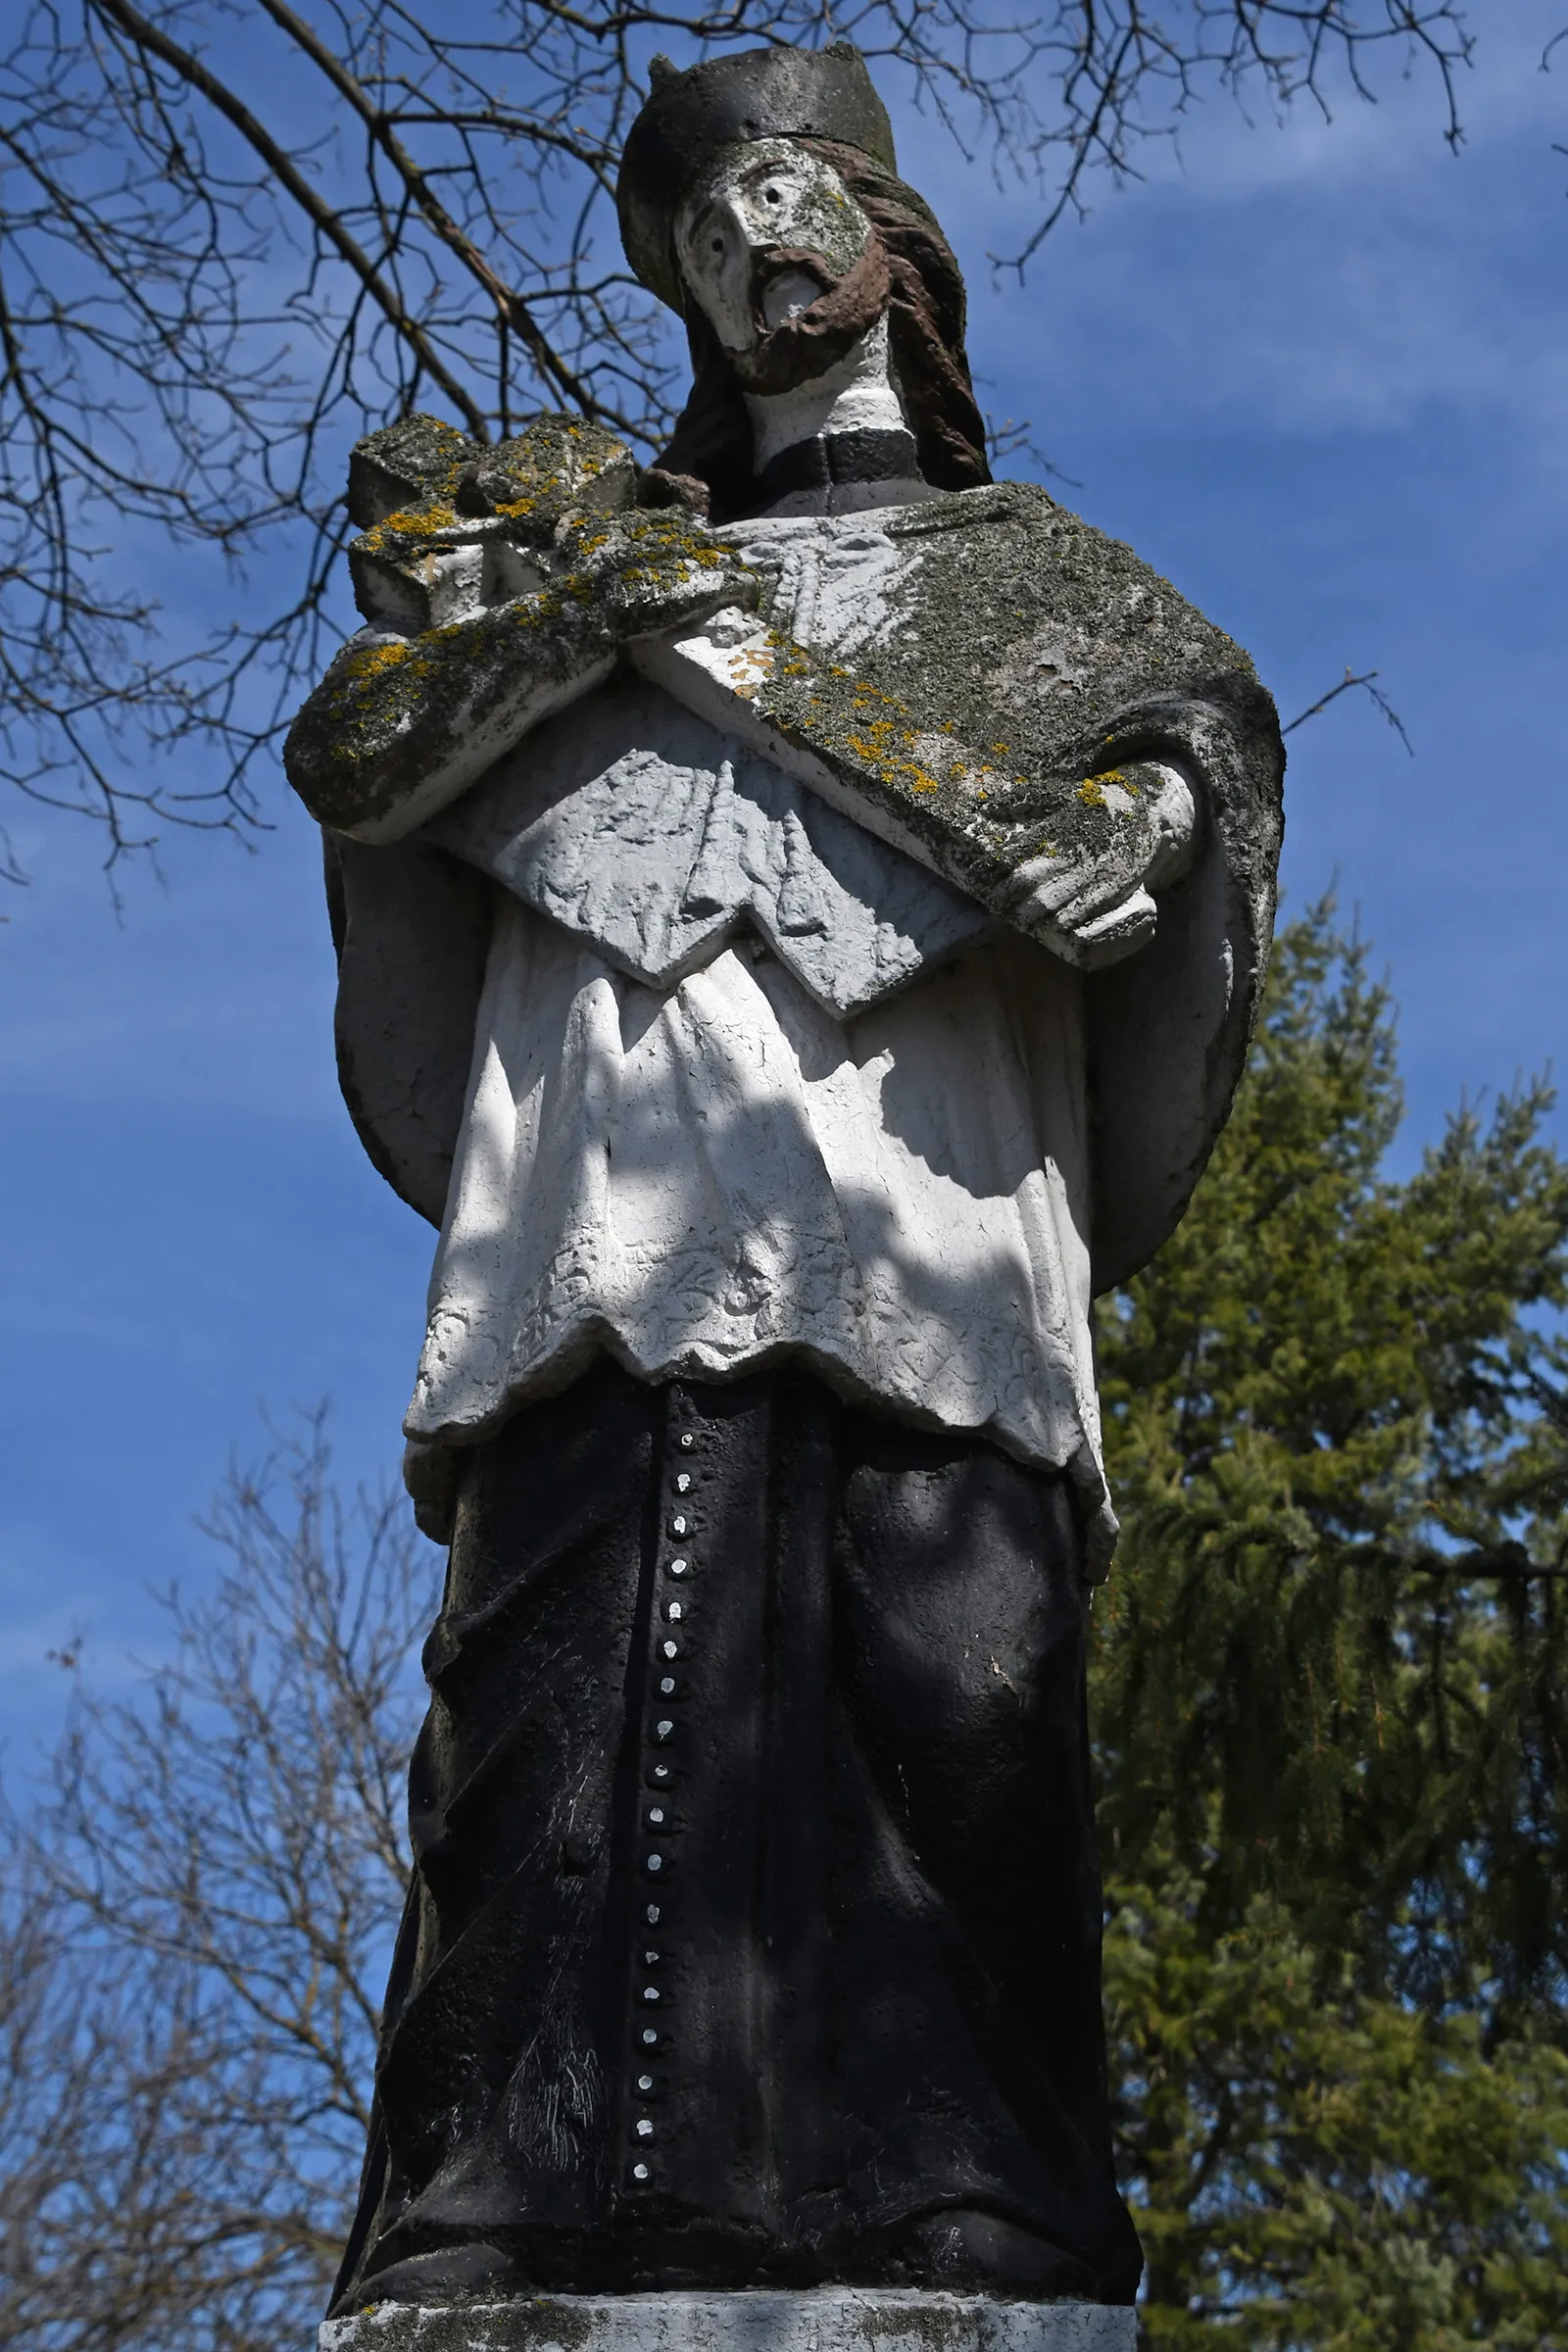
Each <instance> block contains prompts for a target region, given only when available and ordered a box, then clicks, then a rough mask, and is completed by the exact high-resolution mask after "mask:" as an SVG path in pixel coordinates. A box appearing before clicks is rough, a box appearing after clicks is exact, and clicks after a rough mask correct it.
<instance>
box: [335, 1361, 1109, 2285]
mask: <svg viewBox="0 0 1568 2352" xmlns="http://www.w3.org/2000/svg"><path fill="white" fill-rule="evenodd" d="M425 1662H426V1669H427V1672H428V1676H429V1681H430V1686H431V1690H432V1692H433V1698H432V1703H431V1708H430V1713H429V1716H428V1718H427V1720H426V1723H425V1727H424V1730H423V1732H422V1734H421V1737H420V1740H419V1744H418V1749H417V1755H416V1759H415V1765H414V1773H413V1784H412V1798H411V1808H412V1823H413V1834H414V1844H415V1853H416V1871H415V1877H414V1882H413V1886H412V1887H411V1891H410V1896H409V1904H408V1909H407V1913H406V1915H405V1919H404V1923H403V1929H402V1934H401V1936H400V1940H399V1946H398V1952H397V1957H396V1960H395V1962H394V1966H393V1972H392V1983H391V1985H390V1988H389V1992H388V2000H387V2011H386V2022H385V2027H384V2031H383V2040H382V2052H381V2059H380V2066H379V2072H378V2089H377V2100H376V2120H375V2125H374V2129H373V2131H372V2135H371V2144H370V2149H369V2153H368V2160H367V2167H366V2176H365V2182H364V2188H363V2193H362V2199H361V2207H360V2213H359V2216H358V2219H357V2221H356V2224H355V2229H354V2231H353V2235H352V2237H351V2240H350V2245H349V2251H348V2254H347V2257H346V2259H345V2264H344V2270H343V2277H342V2280H341V2281H340V2286H339V2294H338V2302H337V2306H336V2308H337V2309H338V2310H339V2311H350V2310H354V2309H357V2308H360V2307H361V2306H363V2305H365V2304H367V2303H370V2302H379V2301H398V2300H402V2301H416V2302H417V2301H423V2302H439V2301H443V2300H447V2299H450V2298H451V2297H453V2296H454V2295H459V2294H463V2293H473V2292H477V2291H480V2290H483V2289H494V2290H497V2291H498V2292H500V2293H501V2294H503V2295H507V2294H513V2295H515V2294H517V2293H522V2292H526V2291H528V2290H530V2289H533V2290H554V2291H562V2292H566V2291H576V2292H618V2291H626V2290H630V2289H634V2288H648V2287H655V2286H657V2287H688V2288H711V2289H716V2290H722V2289H727V2288H740V2287H754V2286H809V2285H815V2284H818V2283H821V2282H824V2281H830V2280H832V2281H844V2282H848V2283H853V2284H861V2285H892V2286H899V2285H905V2286H908V2285H918V2286H924V2287H933V2286H953V2287H956V2288H968V2289H971V2290H976V2289H978V2290H987V2289H989V2290H991V2291H996V2292H1001V2293H1004V2294H1010V2295H1023V2296H1027V2297H1035V2296H1039V2297H1077V2298H1082V2299H1085V2300H1090V2301H1101V2302H1109V2303H1130V2302H1131V2301H1132V2299H1133V2294H1134V2291H1135V2288H1136V2285H1137V2281H1138V2275H1139V2267H1140V2257H1139V2249H1138V2241H1137V2238H1136V2235H1135V2233H1134V2230H1133V2228H1132V2224H1131V2222H1130V2220H1129V2219H1128V2216H1127V2213H1126V2210H1125V2208H1124V2207H1123V2205H1122V2203H1121V2201H1120V2199H1119V2197H1118V2195H1117V2193H1116V2188H1115V2182H1114V2179H1113V2176H1112V2170H1111V2161H1110V2147H1109V2131H1108V2123H1107V2110H1106V2090H1105V2078H1104V2057H1103V2029H1102V2024H1101V2011H1100V1936H1101V1896H1100V1882H1099V1875H1098V1869H1097V1864H1096V1856H1095V1844H1094V1827H1093V1816H1092V1808H1091V1801H1090V1780H1089V1758H1088V1747H1087V1740H1086V1735H1085V1715H1084V1634H1083V1595H1082V1584H1081V1576H1080V1541H1079V1535H1078V1530H1077V1526H1076V1523H1075V1519H1074V1514H1073V1505H1072V1501H1071V1497H1070V1494H1069V1490H1068V1487H1067V1484H1066V1482H1065V1481H1064V1480H1062V1479H1060V1478H1056V1477H1054V1476H1052V1475H1050V1474H1049V1473H1044V1472H1041V1471H1038V1470H1032V1469H1029V1468H1026V1467H1025V1466H1023V1465H1022V1464H1020V1463H1019V1462H1017V1461H1015V1460H1013V1459H1011V1458H1010V1457H1009V1456H1007V1455H1006V1454H1005V1453H1003V1452H1002V1451H1000V1450H999V1449H998V1448H997V1447H995V1446H991V1445H989V1444H987V1443H985V1442H983V1441H980V1440H976V1439H972V1438H963V1437H956V1436H947V1435H941V1434H932V1433H930V1432H927V1431H920V1430H915V1429H911V1428H909V1427H907V1426H904V1425H902V1424H900V1423H898V1422H897V1421H893V1420H887V1419H881V1418H876V1417H873V1416H871V1415H869V1414H866V1413H864V1412H860V1411H858V1410H856V1409H853V1408H852V1407H850V1406H848V1405H846V1404H845V1403H843V1402H842V1401H841V1400H839V1399H838V1398H837V1397H834V1396H833V1395H832V1393H831V1392H830V1391H829V1390H828V1389H826V1388H825V1387H824V1386H823V1385H822V1384H821V1383H820V1382H819V1381H817V1380H816V1379H814V1378H813V1377H812V1376H811V1375H809V1373H807V1372H806V1371H804V1370H801V1369H799V1368H791V1367H785V1368H782V1369H777V1370H772V1371H767V1372H764V1373H760V1374H758V1375H754V1376H752V1377H750V1378H746V1379H742V1380H738V1381H735V1382H731V1383H726V1384H724V1385H722V1386H716V1385H710V1384H704V1383H699V1382H688V1383H680V1384H677V1385H673V1386H667V1387H666V1386H655V1385H649V1384H645V1383H642V1382H639V1381H637V1380H634V1379H633V1378H631V1377H630V1376H629V1375H628V1374H626V1373H624V1372H623V1371H621V1370H620V1369H619V1368H618V1367H616V1366H614V1365H613V1364H612V1363H610V1362H609V1361H608V1360H606V1361H601V1363H600V1364H599V1365H598V1366H597V1367H596V1368H595V1369H594V1370H592V1371H591V1372H590V1373H589V1374H588V1375H587V1376H586V1377H585V1378H583V1379H582V1380H580V1381H579V1382H578V1384H577V1385H576V1386H575V1387H573V1388H571V1389H569V1390H568V1391H566V1392H565V1393H564V1395H562V1396H560V1397H555V1398H553V1399H550V1400H548V1401H545V1402H542V1403H535V1404H532V1405H530V1406H528V1407H527V1408H526V1409H524V1410H523V1411H521V1412H519V1413H518V1414H517V1416H516V1417H515V1419H514V1420H513V1421H512V1422H511V1423H510V1424H508V1426H507V1427H506V1428H505V1429H504V1430H503V1431H502V1432H501V1434H500V1435H499V1436H498V1437H496V1438H495V1439H493V1440H491V1441H490V1442H489V1443H488V1444H486V1445H484V1446H479V1447H476V1448H474V1449H473V1451H472V1453H471V1455H470V1456H469V1458H468V1463H467V1468H466V1475H465V1482H464V1485H463V1488H462V1492H461V1499H460V1502H459V1506H458V1517H457V1525H456V1531H455V1537H454V1542H453V1544H452V1553H451V1562H450V1567H449V1571H448V1579H447V1589H446V1598H445V1602H444V1606H443V1609H442V1613H441V1616H440V1619H439V1621H438V1623H437V1625H436V1628H435V1630H434V1632H433V1634H432V1635H431V1638H430V1641H429V1643H428V1645H427V1649H426V1657H425Z"/></svg>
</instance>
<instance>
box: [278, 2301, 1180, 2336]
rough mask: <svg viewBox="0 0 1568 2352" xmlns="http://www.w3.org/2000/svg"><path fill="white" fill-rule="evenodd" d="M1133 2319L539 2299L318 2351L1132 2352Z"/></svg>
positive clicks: (817, 2304) (1062, 2312) (400, 2315)
mask: <svg viewBox="0 0 1568 2352" xmlns="http://www.w3.org/2000/svg"><path fill="white" fill-rule="evenodd" d="M1136 2340H1137V2323H1136V2318H1135V2315H1134V2313H1133V2312H1132V2311H1131V2310H1126V2309H1115V2308H1111V2307H1109V2306H1107V2305H1103V2304H1098V2303H1002V2302H995V2301H993V2300H992V2299H991V2298H990V2297H988V2296H983V2295H944V2294H922V2293H917V2292H914V2291H908V2292H905V2291H900V2290H897V2289H893V2288H872V2287H861V2288H855V2287H826V2288H818V2289H816V2290H814V2291H813V2292H811V2293H808V2294H720V2295H691V2294H673V2293H672V2294H652V2295H606V2296H594V2295H539V2296H536V2297H532V2298H529V2299H527V2300H525V2301H517V2302H512V2303H469V2304H461V2305H459V2304H453V2305H449V2306H447V2307H445V2308H442V2309H421V2308H418V2307H417V2306H415V2305H413V2304H407V2303H404V2304H398V2303H383V2304H381V2305H379V2306H378V2307H376V2308H375V2309H373V2310H371V2311H368V2312H365V2313H363V2314H361V2315H360V2316H359V2317H358V2318H355V2319H349V2320H328V2321H327V2322H326V2324H325V2325H324V2326H323V2327H322V2328H321V2331H320V2336H319V2352H1133V2345H1134V2343H1135V2342H1136Z"/></svg>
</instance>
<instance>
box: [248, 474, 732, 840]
mask: <svg viewBox="0 0 1568 2352" xmlns="http://www.w3.org/2000/svg"><path fill="white" fill-rule="evenodd" d="M752 593H753V584H752V583H751V581H750V579H749V577H748V576H747V575H746V574H745V567H744V566H743V565H741V564H738V563H737V560H736V559H735V558H734V556H733V555H732V553H731V551H730V550H728V549H727V548H722V547H719V546H716V545H715V544H714V543H713V542H711V541H710V540H709V539H708V537H707V534H706V533H705V532H704V531H703V530H702V528H701V526H700V525H697V524H694V523H692V522H691V521H690V520H689V519H688V518H686V517H684V516H681V517H674V518H671V517H669V516H666V515H642V514H633V515H616V516H613V517H604V516H598V515H596V516H591V517H590V516H580V517H576V518H574V519H573V521H572V522H571V524H570V525H569V526H568V527H566V528H564V530H563V532H562V533H560V534H558V539H557V544H556V547H555V549H554V550H553V551H552V560H551V567H550V573H549V575H548V576H547V577H546V578H545V580H544V582H543V584H542V585H540V586H538V587H536V588H534V589H533V590H532V592H531V593H529V594H526V595H521V596H515V597H513V598H511V599H510V600H508V601H507V602H505V603H501V604H497V605H493V606H491V607H488V608H486V609H484V610H482V611H479V612H477V613H469V614H467V615H466V616H465V617H463V618H461V619H458V620H454V621H450V622H448V623H447V625H445V626H444V627H436V628H429V629H425V630H423V631H420V632H418V633H417V634H415V635H403V634H402V633H400V632H399V631H397V630H395V629H390V628H376V627H373V626H372V627H371V628H369V629H368V630H365V631H362V633H361V634H360V636H358V637H357V638H354V639H353V640H352V641H351V642H350V643H349V644H348V645H347V646H345V647H344V649H343V651H342V652H341V653H340V654H339V655H338V657H337V659H336V661H335V662H333V663H332V666H331V667H330V669H329V670H328V671H327V673H326V676H325V677H324V678H323V679H322V681H321V683H320V685H319V686H318V688H317V689H316V692H315V693H314V694H313V695H312V696H311V698H310V700H309V702H307V703H306V705H305V707H304V709H303V710H302V711H300V713H299V716H298V717H297V718H296V719H295V721H294V724H293V726H292V727H291V728H290V730H289V734H288V739H287V741H286V743H285V745H284V749H283V763H284V767H285V769H286V771H287V774H288V779H289V782H290V783H291V784H292V785H293V787H294V789H295V791H296V792H297V793H298V794H299V796H300V798H301V799H302V800H303V801H304V803H305V805H306V807H307V808H308V809H310V811H311V813H312V815H313V816H315V817H317V818H319V821H320V822H321V823H322V824H325V825H329V826H331V827H332V829H333V830H334V831H336V832H339V833H347V834H349V835H351V836H352V837H353V838H354V839H356V840H359V841H367V842H389V841H397V840H399V839H400V838H401V837H402V836H403V835H404V834H406V833H409V832H411V831H412V830H413V829H414V827H415V826H417V825H418V824H420V823H422V822H423V821H424V820H425V819H426V818H427V817H429V816H432V815H434V813H435V812H436V811H437V810H438V809H442V808H445V807H446V805H447V804H448V803H449V802H450V801H453V800H455V799H457V797H458V796H459V794H460V793H463V792H465V791H466V789H467V788H468V786H469V785H470V784H472V783H474V782H475V781H476V780H477V779H478V777H479V776H481V775H482V774H483V773H484V772H485V770H486V769H487V768H489V767H490V766H491V765H492V764H493V763H494V761H495V760H498V759H500V758H501V757H502V755H503V754H504V753H506V752H509V751H511V750H512V749H513V748H514V746H515V745H516V744H517V743H519V742H520V741H521V740H522V738H523V737H524V736H525V735H526V734H527V733H528V732H529V731H530V730H531V729H532V728H534V727H536V726H538V725H539V724H540V722H541V721H542V720H544V719H546V718H548V717H549V716H550V715H551V713H552V712H553V711H559V710H560V709H562V707H563V706H564V704H566V703H569V702H571V701H573V700H575V699H576V697H577V696H579V695H581V694H584V693H586V692H588V691H590V690H591V689H592V688H593V687H594V686H596V685H597V684H599V683H600V682H601V681H602V680H603V679H604V678H605V677H607V676H608V674H609V672H610V670H611V668H612V667H613V663H614V662H615V661H616V659H617V657H618V655H619V653H620V651H621V649H622V647H623V646H625V645H628V644H631V643H632V642H634V641H635V640H636V639H638V638H639V637H642V636H645V635H647V634H649V633H650V632H653V631H658V630H663V629H671V628H679V627H682V626H687V625H694V624H695V623H697V622H699V621H701V620H702V619H704V618H705V617H706V616H707V615H708V614H709V613H711V612H713V611H714V610H715V609H716V608H717V607H719V606H720V605H733V604H735V603H737V602H745V601H747V600H748V598H749V597H750V596H751V594H752Z"/></svg>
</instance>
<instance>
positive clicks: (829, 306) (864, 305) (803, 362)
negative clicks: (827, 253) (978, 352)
mask: <svg viewBox="0 0 1568 2352" xmlns="http://www.w3.org/2000/svg"><path fill="white" fill-rule="evenodd" d="M785 270H801V271H803V272H804V273H805V274H806V275H807V276H809V277H814V278H816V279H818V280H819V281H820V283H821V286H822V291H821V293H820V294H819V295H818V296H817V298H816V300H815V301H814V302H813V303H810V304H809V306H808V307H807V308H806V309H805V310H804V311H797V312H796V314H795V316H794V318H793V319H782V320H781V321H780V322H779V324H778V325H777V326H768V325H767V324H766V323H765V322H764V320H763V317H762V308H761V297H762V289H763V286H764V285H765V284H767V283H768V281H770V280H771V279H773V278H775V277H778V276H779V275H781V274H782V273H783V271H785ZM892 292H893V279H892V275H891V272H890V271H889V269H888V257H887V252H886V249H885V248H884V246H883V243H882V240H881V238H880V237H879V236H878V235H877V233H876V230H875V229H874V228H873V229H872V230H871V232H870V234H869V235H868V236H867V238H866V241H865V248H864V251H863V252H862V253H861V255H860V257H859V259H858V261H857V262H853V263H852V264H851V265H850V268H849V269H848V270H845V271H844V273H843V275H842V276H840V275H838V274H837V273H836V272H835V270H833V268H832V265H831V264H830V263H829V262H827V261H825V260H824V259H823V257H822V255H821V254H819V253H810V252H806V251H803V250H800V249H798V248H796V247H794V246H788V245H775V246H772V247H770V248H769V250H768V251H767V252H766V253H765V254H763V255H760V256H759V258H758V264H757V269H756V270H755V272H754V275H753V295H752V307H753V313H754V316H755V318H756V320H757V341H756V342H755V343H754V344H753V345H752V347H751V349H750V350H749V351H732V352H729V353H727V354H726V355H725V356H726V357H727V358H728V359H729V361H730V363H731V365H732V366H733V368H734V369H735V373H736V374H737V376H738V377H739V378H740V380H741V382H742V384H744V386H745V387H746V390H747V391H748V392H762V393H772V392H794V391H796V390H797V389H798V388H799V387H800V386H801V385H802V384H809V383H811V382H812V381H814V379H815V378H816V377H817V376H819V375H826V373H827V371H828V369H829V368H835V367H837V365H838V363H839V361H840V360H842V359H843V358H845V357H846V355H847V354H848V353H849V352H851V351H853V350H854V348H855V346H856V344H857V343H858V342H859V341H860V340H861V338H862V337H863V336H865V335H868V334H869V333H870V331H871V329H872V327H873V326H875V324H876V322H877V320H878V319H880V318H881V316H882V314H883V312H884V311H885V310H886V309H887V307H888V301H889V298H890V297H891V295H892Z"/></svg>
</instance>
